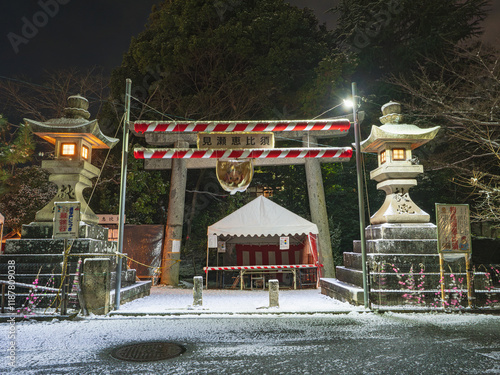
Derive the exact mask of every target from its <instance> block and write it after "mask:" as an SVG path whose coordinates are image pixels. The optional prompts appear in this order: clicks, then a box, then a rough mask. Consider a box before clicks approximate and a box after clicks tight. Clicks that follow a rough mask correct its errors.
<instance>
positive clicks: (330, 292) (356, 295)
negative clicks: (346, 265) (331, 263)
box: [320, 278, 364, 305]
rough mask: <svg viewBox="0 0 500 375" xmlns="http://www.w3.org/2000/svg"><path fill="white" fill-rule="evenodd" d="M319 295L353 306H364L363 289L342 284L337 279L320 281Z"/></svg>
mask: <svg viewBox="0 0 500 375" xmlns="http://www.w3.org/2000/svg"><path fill="white" fill-rule="evenodd" d="M320 288H321V293H322V294H324V295H327V296H329V297H331V298H334V299H338V300H340V301H343V302H348V303H351V304H353V305H364V293H363V288H359V287H357V286H355V285H352V284H348V283H345V282H342V281H340V280H338V279H329V278H324V279H320Z"/></svg>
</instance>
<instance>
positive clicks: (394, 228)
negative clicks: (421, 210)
mask: <svg viewBox="0 0 500 375" xmlns="http://www.w3.org/2000/svg"><path fill="white" fill-rule="evenodd" d="M365 237H366V239H367V240H370V239H382V240H383V239H389V240H394V239H415V238H419V239H436V238H437V230H436V226H435V225H434V224H431V223H427V224H424V223H422V224H377V225H369V226H368V227H366V228H365Z"/></svg>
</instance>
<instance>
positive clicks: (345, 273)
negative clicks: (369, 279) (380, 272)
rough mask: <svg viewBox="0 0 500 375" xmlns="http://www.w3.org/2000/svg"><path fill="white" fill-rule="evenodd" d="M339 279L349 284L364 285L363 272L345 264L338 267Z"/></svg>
mask: <svg viewBox="0 0 500 375" xmlns="http://www.w3.org/2000/svg"><path fill="white" fill-rule="evenodd" d="M336 275H337V280H339V281H342V282H344V283H347V284H351V285H355V286H358V287H361V288H362V287H363V272H362V271H361V270H355V269H352V268H346V267H343V266H337V267H336Z"/></svg>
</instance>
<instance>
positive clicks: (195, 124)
mask: <svg viewBox="0 0 500 375" xmlns="http://www.w3.org/2000/svg"><path fill="white" fill-rule="evenodd" d="M350 127H351V123H350V122H349V120H347V119H335V120H297V121H184V122H177V121H174V122H164V121H136V122H134V131H135V132H137V133H145V132H272V131H274V132H283V131H311V130H338V131H341V132H346V131H348V130H349V128H350Z"/></svg>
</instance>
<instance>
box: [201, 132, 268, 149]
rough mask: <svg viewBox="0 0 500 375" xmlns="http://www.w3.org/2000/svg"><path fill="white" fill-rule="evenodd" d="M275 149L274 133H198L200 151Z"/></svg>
mask: <svg viewBox="0 0 500 375" xmlns="http://www.w3.org/2000/svg"><path fill="white" fill-rule="evenodd" d="M268 148H274V133H272V132H261V133H198V149H199V150H202V149H235V150H237V149H268Z"/></svg>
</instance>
